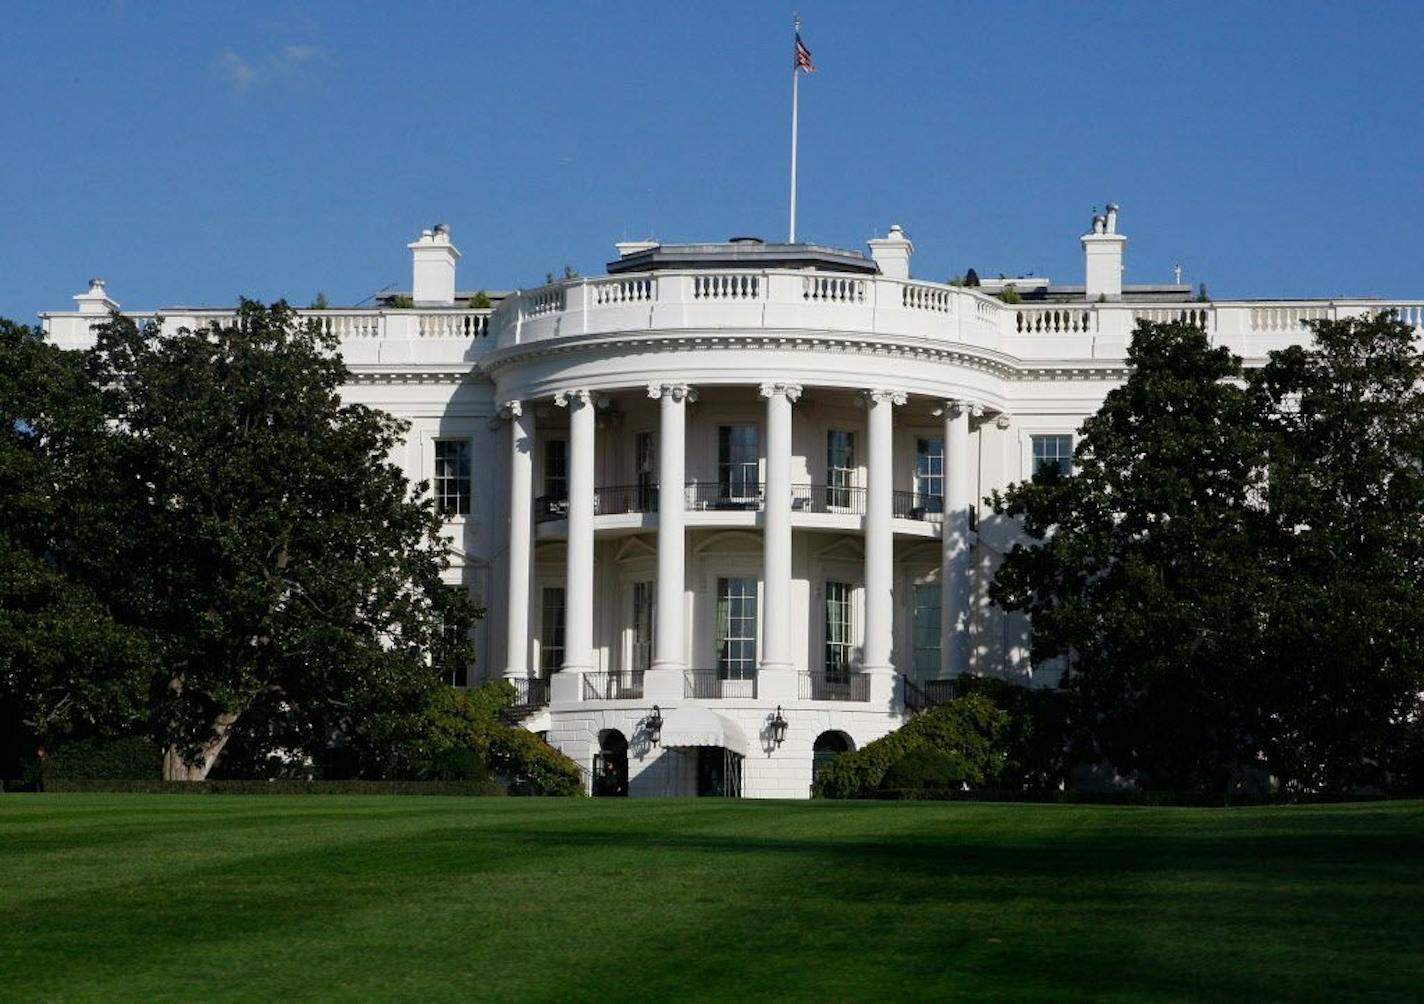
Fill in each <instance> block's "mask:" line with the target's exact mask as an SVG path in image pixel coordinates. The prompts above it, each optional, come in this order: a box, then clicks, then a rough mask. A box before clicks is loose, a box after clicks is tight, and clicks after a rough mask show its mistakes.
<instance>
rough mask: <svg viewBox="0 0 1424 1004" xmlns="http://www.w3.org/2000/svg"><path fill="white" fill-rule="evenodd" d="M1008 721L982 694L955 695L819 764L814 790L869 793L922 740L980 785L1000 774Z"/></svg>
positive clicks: (824, 793) (851, 795)
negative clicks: (1001, 745) (1002, 741)
mask: <svg viewBox="0 0 1424 1004" xmlns="http://www.w3.org/2000/svg"><path fill="white" fill-rule="evenodd" d="M1008 720H1009V716H1008V714H1007V713H1006V712H1004V711H1002V710H1000V709H999V708H996V707H995V706H994V704H993V702H992V701H990V700H989V698H988V697H986V696H984V695H983V694H967V695H965V696H963V697H956V698H954V699H952V700H950V701H947V702H945V703H944V704H941V705H939V706H938V707H934V708H931V709H929V710H928V711H926V712H924V713H923V714H919V715H916V716H915V717H914V718H911V719H910V720H909V721H908V722H906V723H905V725H904V726H903V727H901V728H899V729H896V730H895V731H894V732H891V733H889V734H888V735H885V736H882V737H881V738H879V739H877V740H875V741H874V742H871V743H867V744H866V745H864V746H862V747H861V748H860V749H858V750H853V751H852V752H849V753H842V754H841V755H840V756H838V757H836V758H835V759H834V760H832V761H831V762H830V763H828V764H826V765H825V767H823V768H822V769H821V772H820V775H819V776H818V778H817V780H816V794H817V795H820V796H822V797H825V798H856V797H859V796H862V795H866V794H871V793H873V792H874V791H875V790H876V789H877V788H879V786H880V782H881V781H882V780H884V778H885V773H886V771H888V770H889V769H890V767H891V766H892V765H893V764H894V763H895V762H896V761H897V760H900V759H901V758H902V757H904V756H905V755H906V754H907V753H909V752H911V751H912V750H914V749H916V748H918V747H920V746H923V745H928V746H933V747H935V748H937V749H939V750H942V751H943V752H944V753H946V754H947V755H948V756H950V757H951V758H952V759H953V760H954V761H955V763H956V765H957V766H958V768H959V771H960V775H961V777H963V779H964V780H965V782H967V783H968V784H969V785H970V786H971V787H972V786H976V785H982V784H984V783H985V782H987V781H990V780H992V779H994V778H996V777H998V775H999V772H1000V770H1001V769H1002V767H1003V762H1004V757H1003V753H1002V751H1001V750H1000V749H999V746H998V738H999V735H1000V733H1002V732H1003V731H1004V729H1005V728H1006V727H1007V726H1008Z"/></svg>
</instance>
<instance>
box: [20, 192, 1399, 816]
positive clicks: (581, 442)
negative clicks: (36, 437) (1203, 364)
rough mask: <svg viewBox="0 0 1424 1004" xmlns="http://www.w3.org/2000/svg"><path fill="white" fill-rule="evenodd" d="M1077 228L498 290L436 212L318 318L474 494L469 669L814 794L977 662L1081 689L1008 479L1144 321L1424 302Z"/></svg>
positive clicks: (565, 723)
mask: <svg viewBox="0 0 1424 1004" xmlns="http://www.w3.org/2000/svg"><path fill="white" fill-rule="evenodd" d="M1081 243H1082V246H1083V250H1084V256H1085V268H1084V272H1085V283H1084V284H1083V285H1082V286H1070V287H1057V286H1054V285H1053V284H1051V283H1049V282H1048V281H1047V280H1043V279H1038V278H1032V277H1029V278H1021V279H1018V280H1014V281H1013V284H1014V286H1015V290H1014V292H1015V293H1016V294H1017V297H1020V298H1022V302H1016V303H1009V302H1005V301H1004V299H1001V298H999V297H996V296H994V295H991V294H992V293H995V292H998V293H1002V292H1003V288H1004V286H1005V285H1007V284H1008V282H1007V281H1006V280H988V281H985V282H984V283H983V284H982V285H980V286H977V287H976V286H973V285H947V284H941V283H934V282H924V281H919V280H915V279H911V278H910V276H909V264H910V259H911V254H912V252H913V245H912V244H911V243H910V241H909V240H908V239H907V238H906V237H905V235H904V234H903V233H902V232H901V231H900V229H899V228H898V227H894V228H892V229H891V231H890V233H889V234H888V236H886V237H884V238H881V239H877V240H873V241H871V242H870V255H869V256H868V257H865V256H862V255H861V254H859V253H857V252H852V251H844V250H837V249H832V248H825V247H820V246H817V245H812V244H797V245H767V244H763V243H761V242H760V241H754V240H748V239H743V240H733V241H730V242H727V243H721V244H704V245H658V244H653V243H648V242H641V243H632V244H623V245H619V246H618V251H619V257H618V259H616V260H615V261H613V262H611V263H610V264H609V267H608V275H606V276H602V277H598V278H572V279H568V280H565V281H561V282H555V283H551V284H547V285H544V286H540V287H538V288H536V289H531V290H523V291H518V292H513V293H508V294H491V296H490V297H489V299H490V301H491V305H490V306H483V305H480V306H471V305H470V304H471V303H472V302H477V303H481V304H482V303H483V301H482V300H479V299H478V298H475V297H472V296H471V295H470V294H465V293H459V292H457V290H456V285H455V276H456V261H457V259H458V252H457V251H456V249H455V247H454V245H453V244H452V243H451V239H450V234H449V232H448V231H447V230H446V229H445V228H435V229H433V230H431V231H427V232H425V233H424V234H422V235H421V237H420V238H419V239H418V240H417V241H415V242H414V243H412V244H411V245H410V246H409V247H410V250H411V252H412V256H413V286H412V291H411V294H410V300H409V301H405V300H388V301H387V302H386V303H385V304H383V305H379V306H377V307H375V308H371V309H324V310H320V311H316V310H313V311H310V312H309V316H313V317H316V318H318V319H319V320H320V322H321V323H322V324H323V325H325V326H327V327H328V328H329V329H330V330H332V331H333V332H335V333H336V334H337V335H339V336H340V339H341V351H342V354H343V357H344V358H345V360H346V363H347V365H348V367H349V369H350V371H351V374H352V376H351V382H350V384H349V386H348V387H347V388H346V389H345V394H346V396H347V398H348V399H349V400H352V401H359V402H362V403H364V404H368V405H371V406H373V407H378V408H382V409H384V410H386V411H389V412H392V413H394V414H396V415H398V416H400V417H401V418H404V419H406V420H408V421H409V422H410V423H411V425H410V432H409V435H408V438H407V441H406V443H405V445H404V449H403V452H402V455H401V456H399V457H398V458H397V459H398V460H399V461H400V463H401V464H402V465H403V467H404V468H405V469H406V471H407V472H408V474H409V476H410V477H411V479H412V480H415V481H427V482H429V483H430V485H431V490H432V491H433V492H434V494H435V497H436V500H437V503H438V504H439V505H440V506H441V508H442V509H443V510H444V511H445V513H446V515H447V519H448V523H447V526H448V531H449V535H450V542H451V553H452V558H453V564H452V567H451V569H450V572H449V581H450V583H451V585H452V586H458V587H461V588H466V589H469V590H470V591H471V592H472V594H473V595H474V597H475V599H476V600H477V601H479V602H480V603H482V604H483V605H484V606H485V607H486V608H487V611H488V612H487V616H486V617H485V618H484V620H483V621H482V622H481V624H480V626H479V629H478V637H477V646H476V647H477V653H478V657H477V663H476V666H475V667H474V668H473V669H471V670H469V671H463V670H462V671H457V672H456V673H454V674H453V675H452V679H451V682H452V683H455V684H456V685H466V684H470V683H474V682H477V681H478V680H481V679H488V678H495V677H505V678H508V679H510V680H511V681H512V682H514V684H515V686H516V689H517V691H518V693H519V695H520V702H521V703H520V708H519V713H520V714H521V716H522V722H523V724H524V725H525V727H527V728H530V729H532V730H535V731H538V732H540V733H543V734H544V735H545V736H546V738H547V740H548V741H549V742H550V743H551V744H553V745H554V746H556V747H558V748H559V749H561V750H562V751H563V752H564V753H566V754H567V755H569V756H570V757H571V758H573V759H574V760H575V761H576V762H578V763H579V764H580V765H581V766H582V767H583V768H584V769H585V770H586V771H587V772H588V775H589V778H590V787H591V788H594V789H596V790H598V791H607V792H617V793H626V794H632V795H663V794H677V795H693V794H721V795H742V796H754V797H793V798H794V797H806V796H807V795H809V793H810V790H811V784H812V777H813V771H814V769H815V765H816V764H817V763H818V762H821V761H823V760H824V759H825V758H827V757H830V756H833V755H834V754H835V753H836V752H838V751H842V750H845V749H851V748H857V747H859V746H861V745H863V744H864V743H866V742H869V741H871V740H873V739H876V738H878V737H879V736H882V735H884V734H885V733H887V732H889V731H890V730H892V729H895V728H897V727H899V726H900V725H901V724H903V723H904V721H905V720H906V717H907V716H908V715H909V714H912V713H913V712H914V711H915V710H916V709H918V708H922V707H924V706H926V705H928V704H931V703H934V702H935V701H937V700H941V699H943V697H944V696H945V695H947V694H948V693H949V688H950V682H949V681H952V680H953V678H955V677H957V676H958V675H960V674H963V673H973V674H981V675H992V676H998V677H1002V678H1006V679H1009V680H1013V681H1016V682H1019V683H1022V684H1025V685H1031V686H1044V685H1052V684H1053V683H1055V682H1056V680H1057V672H1056V669H1055V668H1054V667H1034V666H1033V665H1031V664H1030V661H1029V658H1028V643H1029V639H1028V625H1027V623H1026V621H1025V620H1024V618H1022V617H1021V616H1018V615H1012V614H1006V613H1005V612H1004V611H1002V610H1000V609H998V608H996V607H993V606H992V605H991V604H990V603H989V602H988V585H989V582H990V581H991V579H992V577H993V574H994V571H995V569H996V568H997V566H998V564H999V562H1000V561H1001V560H1002V558H1003V555H1004V554H1005V553H1007V551H1008V550H1009V549H1010V548H1011V547H1012V545H1013V543H1014V542H1015V540H1016V539H1017V536H1016V528H1015V527H1014V526H1013V525H1011V524H1008V523H1006V522H1005V521H1002V520H1000V519H997V518H996V517H995V516H994V515H993V513H992V511H991V510H990V509H989V508H988V507H987V505H986V503H985V498H986V496H988V495H989V494H990V493H991V492H992V491H994V490H995V489H1001V488H1004V487H1006V486H1007V485H1009V484H1011V483H1012V482H1015V481H1018V480H1022V479H1024V478H1027V477H1029V476H1031V475H1032V473H1033V471H1034V470H1035V469H1036V468H1037V467H1039V466H1041V465H1045V464H1051V465H1058V466H1062V467H1064V468H1065V469H1066V467H1067V465H1069V464H1070V463H1071V454H1072V448H1073V444H1074V439H1075V435H1076V430H1077V429H1078V427H1079V426H1080V424H1081V423H1082V421H1083V419H1084V418H1085V417H1087V416H1088V415H1089V414H1091V413H1092V412H1094V411H1095V410H1096V409H1097V408H1098V407H1099V405H1100V404H1101V403H1102V400H1103V397H1104V395H1105V394H1106V393H1107V391H1108V390H1109V389H1111V388H1112V387H1113V386H1115V385H1116V384H1117V383H1119V382H1120V381H1121V380H1122V379H1123V378H1124V376H1125V368H1124V359H1125V356H1126V350H1127V345H1128V341H1129V339H1130V336H1131V332H1132V329H1133V327H1134V326H1135V324H1136V323H1137V321H1139V320H1144V319H1145V320H1153V321H1166V320H1179V319H1180V320H1187V321H1190V322H1192V323H1196V324H1199V325H1201V326H1202V327H1204V328H1205V330H1206V332H1207V333H1208V335H1209V337H1210V338H1211V340H1212V341H1213V343H1214V344H1218V345H1225V346H1226V347H1228V348H1230V349H1231V350H1232V351H1233V352H1235V353H1237V354H1239V355H1241V356H1243V357H1244V358H1245V359H1246V360H1247V362H1248V364H1249V363H1252V362H1259V361H1261V360H1263V359H1264V357H1265V355H1266V354H1267V353H1268V352H1269V351H1271V350H1273V349H1277V348H1281V347H1284V346H1286V345H1289V344H1292V343H1295V342H1300V341H1303V340H1305V339H1306V338H1307V337H1308V332H1307V331H1306V329H1305V328H1304V322H1306V321H1308V320H1312V319H1318V318H1334V317H1342V316H1349V315H1354V314H1362V313H1366V312H1370V311H1376V310H1382V309H1389V310H1395V311H1397V312H1398V313H1399V314H1400V316H1402V317H1404V318H1405V319H1406V320H1408V321H1409V322H1410V323H1412V324H1413V325H1414V326H1415V327H1416V328H1421V325H1424V301H1406V302H1391V303H1382V302H1379V301H1370V300H1308V301H1307V300H1296V301H1215V302H1198V301H1195V300H1194V299H1193V297H1192V291H1191V289H1190V288H1189V287H1185V286H1181V285H1163V286H1136V287H1134V286H1124V285H1123V283H1122V265H1123V252H1124V245H1125V243H1126V238H1125V237H1124V236H1123V235H1121V234H1120V233H1118V232H1117V210H1116V208H1115V207H1112V206H1110V207H1109V209H1108V212H1107V213H1106V214H1105V215H1103V216H1100V217H1095V218H1094V221H1093V226H1092V228H1091V230H1090V232H1089V233H1087V234H1085V235H1084V236H1083V237H1082V238H1081ZM972 281H973V280H972V279H971V282H972ZM1006 299H1008V300H1013V299H1016V297H1015V296H1008V297H1006ZM75 300H76V301H77V309H76V310H74V311H69V312H64V313H51V314H45V315H43V322H44V325H45V328H46V330H47V331H48V333H49V336H50V337H51V338H52V339H53V340H54V341H56V342H57V343H58V344H61V345H65V346H69V347H77V346H84V345H87V344H89V343H90V340H91V337H92V336H91V334H90V329H91V327H92V325H93V324H94V323H95V321H96V320H98V319H101V318H102V317H103V315H104V314H105V313H106V312H107V311H108V310H109V309H111V308H115V307H117V304H115V303H114V302H113V301H112V300H110V299H109V298H108V296H107V294H106V292H105V290H104V287H103V284H102V282H99V281H98V280H95V281H94V282H93V283H92V284H91V288H90V290H89V291H88V292H87V293H84V294H81V295H79V296H77V297H75ZM398 303H399V304H404V305H403V306H397V305H396V304H398ZM231 313H232V311H231V309H230V308H229V309H226V310H195V309H192V308H173V309H171V310H163V311H155V312H150V313H149V314H148V315H137V316H140V317H143V316H152V315H153V314H158V315H161V316H162V318H163V323H164V325H165V326H173V327H179V326H194V325H197V324H201V323H207V322H208V321H209V320H211V319H212V318H214V317H221V316H223V315H224V314H227V315H230V314H231Z"/></svg>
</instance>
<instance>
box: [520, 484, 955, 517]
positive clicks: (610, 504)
mask: <svg viewBox="0 0 1424 1004" xmlns="http://www.w3.org/2000/svg"><path fill="white" fill-rule="evenodd" d="M683 491H684V501H683V505H684V508H685V509H686V511H688V512H759V511H761V510H762V509H765V508H766V485H765V484H764V483H762V482H757V483H755V484H753V483H750V482H748V483H746V484H742V485H736V486H732V485H722V484H716V483H713V482H705V481H689V482H688V483H687V484H686V485H685V486H684V489H683ZM891 499H892V514H893V516H894V517H895V518H896V519H909V520H919V521H923V520H924V519H925V518H926V517H927V516H930V515H936V516H937V515H939V514H940V513H942V512H943V511H944V499H942V498H941V497H940V496H938V495H925V494H922V493H920V492H906V491H897V492H893V493H892V496H891ZM657 511H658V486H657V485H648V484H643V485H612V486H608V487H603V488H595V489H594V493H593V512H594V515H596V516H620V515H625V514H627V513H653V512H657ZM791 511H792V512H793V513H815V514H820V515H833V516H864V515H865V489H864V488H860V487H856V486H841V485H792V486H791ZM568 518H569V500H568V498H567V497H566V496H555V495H541V496H539V497H538V498H537V499H535V500H534V521H535V522H536V523H551V522H555V521H557V520H561V519H568Z"/></svg>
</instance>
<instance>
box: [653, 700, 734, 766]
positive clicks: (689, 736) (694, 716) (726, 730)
mask: <svg viewBox="0 0 1424 1004" xmlns="http://www.w3.org/2000/svg"><path fill="white" fill-rule="evenodd" d="M662 744H663V745H664V746H720V747H721V748H723V749H729V750H731V751H732V752H733V753H739V754H741V755H742V756H746V755H747V752H748V751H749V750H750V749H751V746H750V745H749V744H748V743H747V735H746V733H745V732H743V731H742V729H741V727H740V726H739V725H738V724H737V723H736V722H734V721H732V720H731V719H730V718H724V717H722V716H721V715H719V714H717V713H716V712H715V711H709V710H708V709H707V708H698V707H688V708H675V709H673V710H672V711H669V712H667V713H666V714H665V715H663V734H662Z"/></svg>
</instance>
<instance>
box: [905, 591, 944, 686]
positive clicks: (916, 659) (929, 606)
mask: <svg viewBox="0 0 1424 1004" xmlns="http://www.w3.org/2000/svg"><path fill="white" fill-rule="evenodd" d="M942 609H943V608H942V607H941V606H940V590H939V584H938V583H934V582H922V583H920V584H919V585H917V586H915V621H914V624H913V625H912V626H911V631H910V634H911V638H912V645H913V649H914V650H913V652H912V653H911V667H912V668H911V671H910V676H911V679H914V680H916V681H920V680H933V679H934V678H935V677H937V676H939V647H940V630H939V629H940V611H941V610H942Z"/></svg>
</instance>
